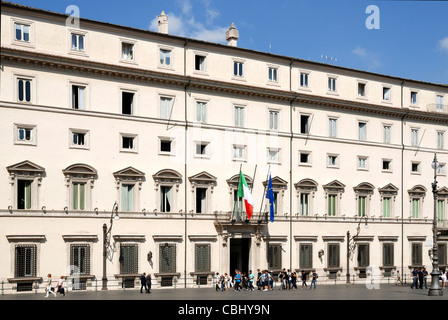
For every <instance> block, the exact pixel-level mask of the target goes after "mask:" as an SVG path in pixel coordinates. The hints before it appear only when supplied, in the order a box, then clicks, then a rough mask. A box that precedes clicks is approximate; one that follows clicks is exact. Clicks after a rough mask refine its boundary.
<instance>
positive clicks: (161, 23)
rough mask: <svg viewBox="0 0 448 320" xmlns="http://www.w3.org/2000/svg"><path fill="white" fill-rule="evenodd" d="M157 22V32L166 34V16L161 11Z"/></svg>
mask: <svg viewBox="0 0 448 320" xmlns="http://www.w3.org/2000/svg"><path fill="white" fill-rule="evenodd" d="M158 22H159V32H160V33H164V34H168V16H167V15H166V14H165V11H163V10H162V13H161V14H160V16H159V20H158Z"/></svg>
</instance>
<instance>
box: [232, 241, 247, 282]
mask: <svg viewBox="0 0 448 320" xmlns="http://www.w3.org/2000/svg"><path fill="white" fill-rule="evenodd" d="M249 252H250V238H240V239H230V274H231V275H232V276H234V275H235V269H238V270H240V271H242V272H246V273H248V272H249V269H248V268H249Z"/></svg>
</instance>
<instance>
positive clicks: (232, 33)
mask: <svg viewBox="0 0 448 320" xmlns="http://www.w3.org/2000/svg"><path fill="white" fill-rule="evenodd" d="M238 38H239V32H238V30H236V29H235V25H234V24H233V22H232V25H231V26H230V29H229V30H228V31H227V32H226V40H227V44H228V45H229V46H232V47H236V46H237V40H238Z"/></svg>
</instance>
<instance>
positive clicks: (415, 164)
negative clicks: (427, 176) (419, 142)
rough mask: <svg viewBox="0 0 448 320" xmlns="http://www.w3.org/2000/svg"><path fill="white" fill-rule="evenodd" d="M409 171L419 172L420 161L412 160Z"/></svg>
mask: <svg viewBox="0 0 448 320" xmlns="http://www.w3.org/2000/svg"><path fill="white" fill-rule="evenodd" d="M411 172H412V173H420V162H412V163H411Z"/></svg>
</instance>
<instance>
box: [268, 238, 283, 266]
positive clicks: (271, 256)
mask: <svg viewBox="0 0 448 320" xmlns="http://www.w3.org/2000/svg"><path fill="white" fill-rule="evenodd" d="M268 248H269V251H268V260H269V261H268V266H269V270H280V269H281V268H282V246H281V245H280V244H269V246H268Z"/></svg>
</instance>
